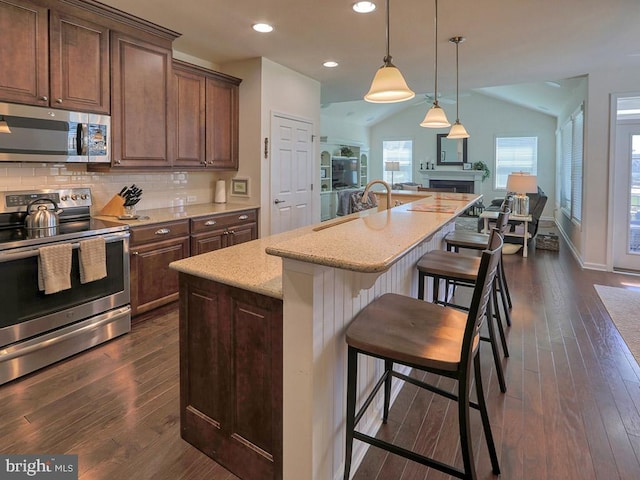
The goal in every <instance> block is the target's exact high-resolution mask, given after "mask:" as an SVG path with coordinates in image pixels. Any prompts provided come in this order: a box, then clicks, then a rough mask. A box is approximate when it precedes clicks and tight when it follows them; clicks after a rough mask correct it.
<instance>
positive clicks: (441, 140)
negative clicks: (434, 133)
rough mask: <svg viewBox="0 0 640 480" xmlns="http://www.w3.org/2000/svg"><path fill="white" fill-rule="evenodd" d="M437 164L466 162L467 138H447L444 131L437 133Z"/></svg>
mask: <svg viewBox="0 0 640 480" xmlns="http://www.w3.org/2000/svg"><path fill="white" fill-rule="evenodd" d="M437 148H438V150H437V152H436V158H437V160H438V165H462V164H463V163H467V139H466V138H461V139H453V138H447V134H446V133H438V147H437Z"/></svg>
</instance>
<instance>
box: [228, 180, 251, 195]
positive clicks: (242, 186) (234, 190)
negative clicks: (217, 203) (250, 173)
mask: <svg viewBox="0 0 640 480" xmlns="http://www.w3.org/2000/svg"><path fill="white" fill-rule="evenodd" d="M230 194H231V195H233V196H236V197H248V196H249V179H248V178H232V179H231V193H230Z"/></svg>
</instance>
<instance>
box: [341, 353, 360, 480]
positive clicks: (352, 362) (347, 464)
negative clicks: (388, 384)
mask: <svg viewBox="0 0 640 480" xmlns="http://www.w3.org/2000/svg"><path fill="white" fill-rule="evenodd" d="M357 382H358V352H357V351H356V350H355V349H354V348H351V347H348V349H347V418H346V424H345V428H346V444H345V452H344V480H349V474H350V473H351V455H352V452H353V431H354V429H355V417H356V390H357Z"/></svg>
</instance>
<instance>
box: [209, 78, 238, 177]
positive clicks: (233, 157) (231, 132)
mask: <svg viewBox="0 0 640 480" xmlns="http://www.w3.org/2000/svg"><path fill="white" fill-rule="evenodd" d="M238 91H239V86H238V84H233V83H230V82H228V81H224V80H220V79H217V78H207V99H206V100H207V108H206V114H207V148H206V155H207V165H210V166H212V167H214V168H219V169H225V170H226V169H228V170H237V169H238V123H239V119H238V109H239V106H238Z"/></svg>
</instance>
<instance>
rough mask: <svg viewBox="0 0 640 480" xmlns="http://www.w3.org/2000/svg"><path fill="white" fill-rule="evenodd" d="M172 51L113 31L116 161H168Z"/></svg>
mask: <svg viewBox="0 0 640 480" xmlns="http://www.w3.org/2000/svg"><path fill="white" fill-rule="evenodd" d="M171 56H172V52H171V50H170V49H168V48H164V47H160V46H157V45H153V44H150V43H148V42H145V41H142V40H138V39H135V38H132V37H129V36H126V35H124V34H121V33H116V32H114V33H112V35H111V60H112V62H111V65H112V67H111V68H112V70H111V81H112V108H111V115H112V118H111V125H112V129H113V135H112V139H113V145H112V166H114V167H145V168H146V167H164V168H166V167H169V166H170V165H171V157H172V156H173V147H174V139H175V134H174V130H173V122H174V108H173V107H174V102H173V101H171V99H170V93H171V91H172V90H171V84H172V75H173V74H172V67H171Z"/></svg>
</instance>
